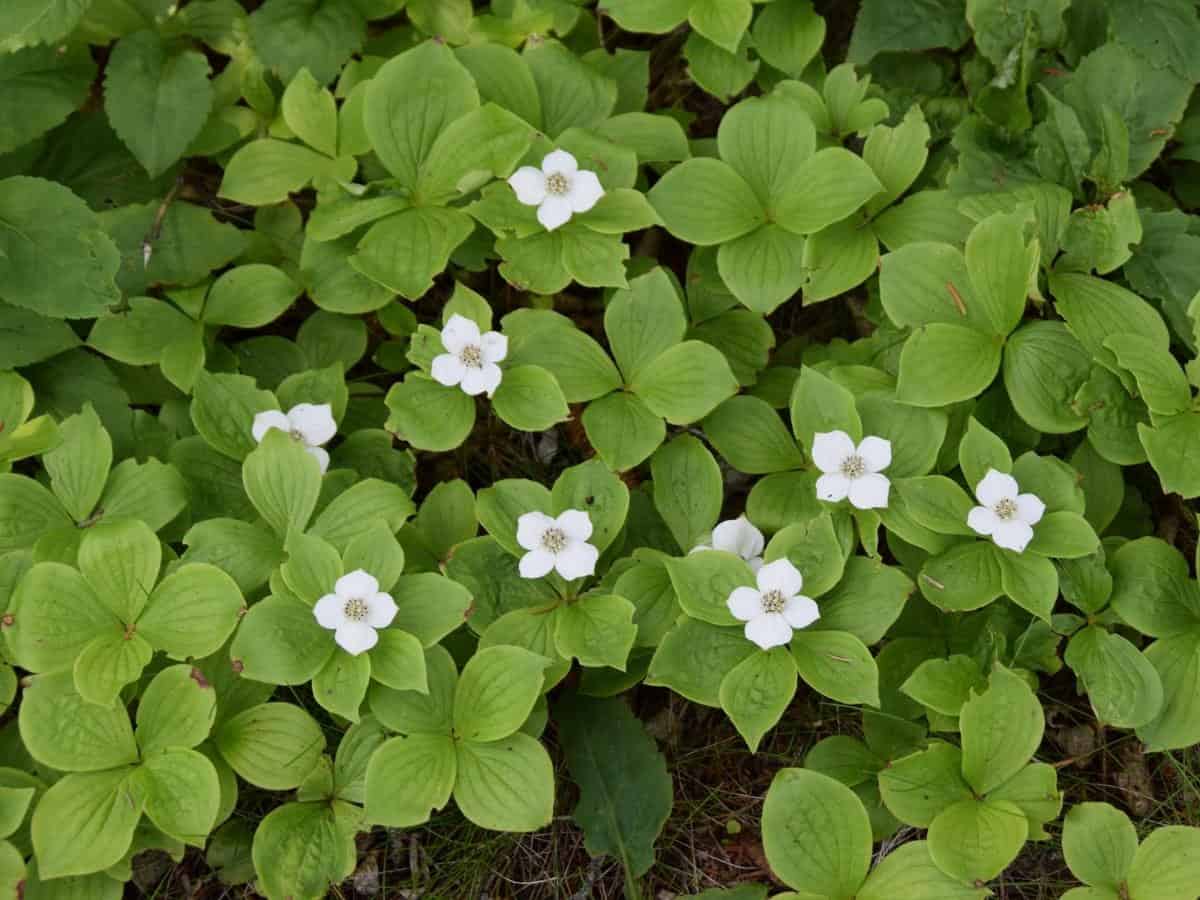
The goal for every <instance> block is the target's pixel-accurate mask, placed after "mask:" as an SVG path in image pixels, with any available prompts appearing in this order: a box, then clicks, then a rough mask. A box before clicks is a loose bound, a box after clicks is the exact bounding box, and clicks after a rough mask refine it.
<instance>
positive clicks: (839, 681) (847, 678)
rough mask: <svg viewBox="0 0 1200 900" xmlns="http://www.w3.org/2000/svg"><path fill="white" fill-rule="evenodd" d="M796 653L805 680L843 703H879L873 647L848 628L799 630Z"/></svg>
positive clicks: (877, 675) (815, 689) (795, 637)
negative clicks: (868, 647) (868, 646)
mask: <svg viewBox="0 0 1200 900" xmlns="http://www.w3.org/2000/svg"><path fill="white" fill-rule="evenodd" d="M792 656H793V658H794V659H795V661H796V669H797V670H799V672H800V677H801V678H803V679H804V682H805V683H806V684H807V685H808V686H809V687H811V688H812V689H813V690H814V691H816V692H817V693H819V694H823V695H824V696H826V697H829V698H830V699H832V700H836V701H838V702H839V703H852V704H856V705H858V704H864V703H865V704H869V705H871V706H879V669H878V667H877V666H876V665H875V660H874V659H873V658H872V657H871V651H870V650H868V649H867V647H866V645H865V644H864V643H863V642H862V641H860V640H859V639H858V638H856V637H855V636H854V635H852V634H849V633H848V632H845V631H815V630H812V631H797V632H796V633H795V634H794V635H793V636H792Z"/></svg>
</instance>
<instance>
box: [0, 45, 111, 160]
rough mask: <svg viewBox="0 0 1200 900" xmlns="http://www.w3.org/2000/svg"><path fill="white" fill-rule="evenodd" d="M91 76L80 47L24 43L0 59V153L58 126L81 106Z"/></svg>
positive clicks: (93, 68)
mask: <svg viewBox="0 0 1200 900" xmlns="http://www.w3.org/2000/svg"><path fill="white" fill-rule="evenodd" d="M6 33H8V32H6ZM95 77H96V66H95V64H94V63H93V62H92V60H91V58H90V56H89V55H88V53H87V52H86V49H85V48H81V47H73V48H70V49H68V50H66V51H65V52H59V49H58V48H51V47H29V48H27V49H24V50H18V51H17V52H16V53H8V54H6V55H5V56H2V57H0V96H2V97H3V99H0V123H3V124H0V153H8V152H10V151H12V150H16V149H18V148H19V147H21V146H22V145H25V144H28V143H29V142H30V141H32V140H33V139H34V138H37V137H40V136H41V135H43V134H45V133H46V132H47V131H49V130H50V129H51V128H54V127H55V126H56V125H60V124H61V123H62V122H63V121H64V120H65V119H66V118H67V116H69V115H70V114H71V113H73V112H75V110H76V109H78V108H79V107H80V106H81V105H82V104H83V101H84V99H85V98H86V97H87V94H88V88H89V87H90V86H91V83H92V81H93V79H94V78H95Z"/></svg>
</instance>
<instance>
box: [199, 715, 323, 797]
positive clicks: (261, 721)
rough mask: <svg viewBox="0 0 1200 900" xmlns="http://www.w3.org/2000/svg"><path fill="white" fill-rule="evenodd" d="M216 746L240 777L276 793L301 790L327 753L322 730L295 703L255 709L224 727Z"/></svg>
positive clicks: (218, 735)
mask: <svg viewBox="0 0 1200 900" xmlns="http://www.w3.org/2000/svg"><path fill="white" fill-rule="evenodd" d="M215 740H216V745H217V749H218V750H219V751H220V752H221V756H222V757H224V758H225V761H226V762H228V763H229V765H230V766H232V767H233V770H234V771H235V772H237V773H238V774H239V775H241V776H242V777H243V778H244V779H246V781H248V782H250V783H251V784H253V785H256V786H257V787H261V788H266V789H267V790H273V791H286V790H290V789H292V788H294V787H297V786H298V785H299V784H300V783H301V782H302V781H303V780H304V777H305V776H306V775H308V773H309V772H311V771H312V769H313V767H314V766H315V765H316V764H317V761H318V760H319V759H320V757H321V752H322V751H323V750H324V749H325V736H324V734H322V733H321V727H320V726H319V725H318V724H317V723H316V721H315V720H314V719H313V718H312V716H310V715H309V714H308V713H306V712H305V711H304V710H303V709H301V708H300V707H298V706H295V705H293V704H291V703H263V704H260V705H258V706H252V707H251V708H250V709H247V710H245V711H244V712H241V713H239V714H238V715H236V716H234V717H233V718H232V719H230V720H229V721H227V722H226V723H225V724H224V725H222V726H221V728H220V730H218V731H217V733H216V736H215Z"/></svg>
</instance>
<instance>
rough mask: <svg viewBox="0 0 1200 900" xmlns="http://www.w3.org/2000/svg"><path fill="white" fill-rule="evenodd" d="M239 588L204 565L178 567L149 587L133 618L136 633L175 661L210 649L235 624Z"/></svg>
mask: <svg viewBox="0 0 1200 900" xmlns="http://www.w3.org/2000/svg"><path fill="white" fill-rule="evenodd" d="M244 608H245V607H244V606H243V600H242V592H241V591H239V590H238V586H237V584H236V583H235V582H234V580H233V579H232V578H230V577H229V576H228V575H226V574H225V573H224V572H222V571H221V570H220V569H218V568H217V567H216V566H210V565H208V564H207V563H189V564H187V565H184V566H180V567H179V568H177V569H176V570H175V571H174V572H172V573H171V574H170V575H168V576H167V577H166V578H164V579H163V580H162V582H161V583H160V584H159V585H158V587H156V588H155V589H154V593H152V594H151V595H150V599H149V600H147V601H146V608H145V610H144V611H143V612H142V614H141V616H139V617H138V622H137V628H138V633H139V634H141V635H142V637H144V638H145V639H146V640H148V641H149V642H150V643H151V644H152V645H153V646H154V648H155V649H156V650H163V651H165V652H166V654H167V655H168V656H170V657H172V658H175V659H184V658H186V657H188V656H194V657H196V658H200V657H204V656H208V655H209V654H211V653H215V652H216V651H217V649H218V648H219V647H221V645H223V644H224V643H225V641H226V640H227V639H228V638H229V635H230V634H232V633H233V629H234V628H236V627H237V623H238V619H239V617H240V616H241V613H242V610H243V609H244Z"/></svg>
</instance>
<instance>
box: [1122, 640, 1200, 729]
mask: <svg viewBox="0 0 1200 900" xmlns="http://www.w3.org/2000/svg"><path fill="white" fill-rule="evenodd" d="M1145 656H1146V659H1148V660H1149V661H1150V664H1151V665H1152V666H1154V669H1155V671H1156V672H1158V678H1159V681H1161V682H1162V686H1163V705H1162V709H1161V710H1159V713H1158V715H1157V716H1156V717H1155V718H1154V719H1153V720H1152V721H1150V722H1148V723H1146V724H1145V725H1143V726H1142V727H1140V728H1139V729H1138V730H1137V733H1138V738H1139V739H1140V740H1142V741H1143V742H1145V744H1146V747H1147V749H1148V750H1151V751H1156V750H1173V749H1176V748H1179V747H1186V746H1188V745H1190V744H1194V743H1195V742H1196V741H1200V706H1198V703H1197V698H1198V697H1200V633H1197V632H1196V631H1195V630H1191V631H1185V632H1181V633H1179V634H1176V635H1173V636H1171V637H1168V638H1164V639H1162V640H1160V641H1155V642H1154V643H1153V644H1151V645H1150V646H1149V647H1148V648H1146V650H1145Z"/></svg>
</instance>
